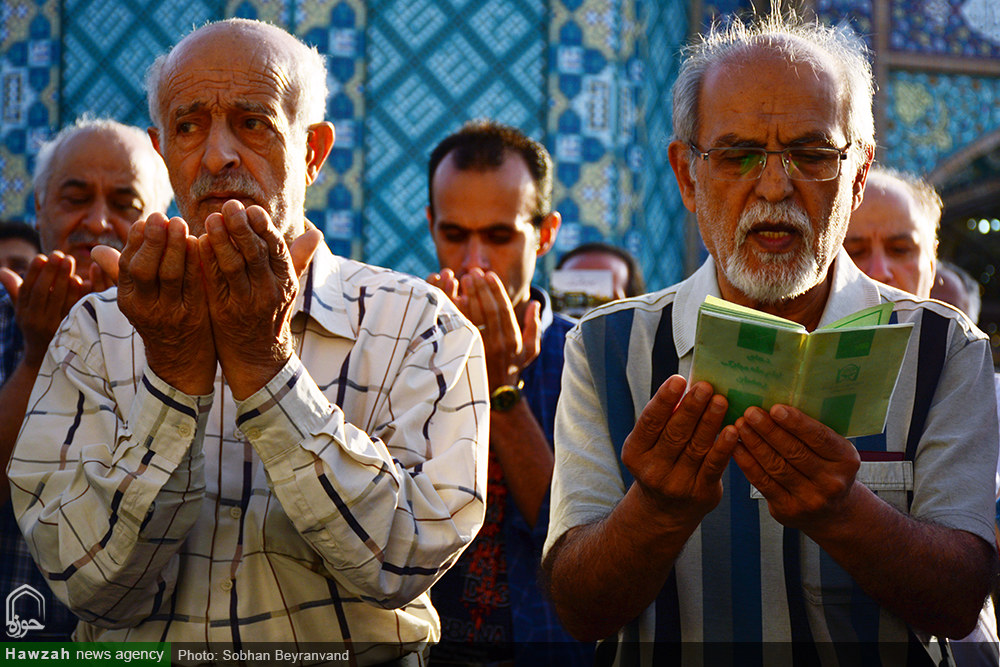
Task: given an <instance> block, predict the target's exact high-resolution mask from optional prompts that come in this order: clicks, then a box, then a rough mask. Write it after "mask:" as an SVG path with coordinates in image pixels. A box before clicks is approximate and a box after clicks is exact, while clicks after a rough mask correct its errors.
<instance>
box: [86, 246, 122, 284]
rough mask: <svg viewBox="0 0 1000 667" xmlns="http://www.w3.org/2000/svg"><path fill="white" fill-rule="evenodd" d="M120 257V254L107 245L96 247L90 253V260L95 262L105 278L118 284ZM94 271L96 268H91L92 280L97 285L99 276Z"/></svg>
mask: <svg viewBox="0 0 1000 667" xmlns="http://www.w3.org/2000/svg"><path fill="white" fill-rule="evenodd" d="M120 257H121V253H120V252H118V251H117V250H115V249H114V248H112V247H110V246H106V245H99V246H96V247H95V248H94V249H93V250H91V251H90V258H91V259H93V260H94V265H95V266H96V267H98V268H99V269H100V270H101V271H103V272H104V276H105V277H106V278H107V280H108V281H110V283H117V282H118V259H119V258H120ZM94 271H95V269H94V267H91V269H90V279H91V282H93V283H94V284H95V285H96V284H97V283H98V280H95V278H96V277H97V275H96V274H95V273H94Z"/></svg>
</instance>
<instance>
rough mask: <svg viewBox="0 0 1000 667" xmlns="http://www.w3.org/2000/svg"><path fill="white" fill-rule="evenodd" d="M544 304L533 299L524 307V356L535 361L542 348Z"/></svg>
mask: <svg viewBox="0 0 1000 667" xmlns="http://www.w3.org/2000/svg"><path fill="white" fill-rule="evenodd" d="M541 332H542V304H541V303H539V302H538V301H535V300H534V299H532V300H531V301H529V302H528V307H527V308H525V309H524V323H523V324H522V325H521V341H522V343H523V345H524V358H525V360H526V361H527V362H531V361H534V359H535V357H537V356H538V354H539V352H541V350H542V333H541Z"/></svg>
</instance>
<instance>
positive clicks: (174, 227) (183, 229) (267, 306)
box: [0, 200, 323, 399]
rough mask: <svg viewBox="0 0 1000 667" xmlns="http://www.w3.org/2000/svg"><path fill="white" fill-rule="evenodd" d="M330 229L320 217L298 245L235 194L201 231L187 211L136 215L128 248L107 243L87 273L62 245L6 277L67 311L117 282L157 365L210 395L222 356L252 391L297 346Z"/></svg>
mask: <svg viewBox="0 0 1000 667" xmlns="http://www.w3.org/2000/svg"><path fill="white" fill-rule="evenodd" d="M322 238H323V236H322V233H321V232H320V231H319V230H318V229H316V228H315V227H312V226H311V225H310V226H309V228H308V229H307V230H306V231H305V233H303V234H301V235H299V236H298V237H297V238H295V239H294V241H293V242H292V243H291V245H289V244H288V243H286V241H285V239H284V238H283V237H282V235H281V232H280V231H279V230H278V229H277V228H276V227H275V225H274V223H273V222H272V221H271V219H270V216H269V215H268V214H267V212H266V211H264V209H262V208H261V207H259V206H250V207H246V208H245V207H244V206H243V204H242V203H240V202H239V201H236V200H231V201H228V202H226V203H225V204H224V205H223V207H222V210H221V212H216V213H211V214H210V215H209V216H208V217H207V218H206V219H205V229H204V233H202V234H201V235H200V236H197V237H195V236H193V235H191V233H190V230H189V227H188V225H187V223H186V222H185V221H184V220H183V219H182V218H179V217H175V218H170V219H167V217H166V216H165V215H163V214H162V213H153V214H151V215H149V216H148V217H147V218H146V219H145V220H139V221H137V222H135V223H134V224H133V225H132V227H131V228H130V230H129V233H128V238H127V240H126V243H125V247H124V249H123V250H122V252H121V253H119V252H118V251H117V250H115V249H113V248H110V247H107V246H97V247H95V248H94V249H93V250H92V251H91V256H92V258H93V260H94V265H93V266H92V267H91V269H90V274H89V276H88V277H87V279H86V280H85V279H83V278H82V277H80V276H77V275H75V273H74V261H73V258H72V257H69V256H66V255H64V254H63V253H60V252H56V253H53V254H52V256H51V257H50V258H45V257H44V256H39V257H38V258H36V259H35V261H34V262H33V263H32V265H31V267H30V268H29V270H28V273H27V275H26V276H25V279H24V282H23V284H22V283H21V281H20V278H18V277H17V276H16V274H12V272H7V273H8V274H10V275H2V276H0V281H2V282H3V284H4V286H5V287H6V288H7V290H8V292H9V293H10V294H11V297H12V299H14V300H15V303H16V304H17V305H16V310H17V311H21V310H35V311H40V312H44V313H49V314H55V313H58V314H59V315H60V319H61V316H65V314H66V312H68V310H69V307H71V306H72V303H73V302H75V301H76V300H77V299H79V298H80V297H81V296H82V295H83V294H86V293H87V292H88V291H92V290H97V289H103V288H106V287H108V286H110V285H111V284H117V285H118V307H119V309H120V310H121V312H122V313H123V314H124V315H125V317H126V318H128V320H129V322H130V323H131V324H132V326H133V327H135V329H136V331H137V332H138V333H139V335H140V336H141V337H142V340H143V343H144V347H145V353H146V361H147V364H148V366H149V368H150V369H151V370H152V371H153V372H155V373H156V375H158V376H159V377H160V378H161V379H162V380H164V381H165V382H167V383H168V384H170V385H171V386H173V387H175V388H176V389H178V390H180V391H182V392H184V393H187V394H191V395H204V394H208V393H211V391H212V389H213V386H214V382H215V375H216V367H217V364H218V365H219V366H221V368H222V373H223V375H224V376H225V378H226V380H227V382H228V384H229V386H230V388H231V390H232V393H233V396H234V397H235V398H237V399H244V398H247V397H249V396H250V395H252V394H253V393H255V392H256V391H257V390H259V389H260V388H261V387H263V386H264V384H266V383H267V381H268V380H270V379H271V378H272V377H274V375H275V374H276V373H277V372H278V371H279V370H280V369H281V367H282V366H283V365H284V364H285V363H287V361H288V358H289V357H290V355H291V354H292V352H293V351H294V347H293V341H292V336H291V332H290V320H291V314H292V313H291V309H292V305H293V304H294V302H295V297H296V295H297V294H298V285H299V283H298V276H299V275H300V274H301V273H302V271H303V270H304V269H305V268H306V266H308V264H309V262H310V261H311V260H312V257H313V255H314V253H315V251H316V249H317V248H318V247H319V244H320V242H321V241H322ZM11 275H13V276H14V277H15V278H16V280H14V279H12V278H11ZM46 286H47V287H48V289H44V288H45V287H46ZM39 288H43V289H39ZM26 289H27V290H28V293H25V290H26ZM22 299H24V300H25V301H24V302H22ZM49 319H52V318H51V317H50V318H49ZM19 323H20V322H19ZM53 333H54V329H53ZM49 338H51V334H50V335H49Z"/></svg>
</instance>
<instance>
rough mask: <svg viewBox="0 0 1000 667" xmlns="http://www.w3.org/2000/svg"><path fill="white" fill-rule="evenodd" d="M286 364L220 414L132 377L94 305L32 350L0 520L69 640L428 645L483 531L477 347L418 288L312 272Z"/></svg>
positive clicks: (126, 335)
mask: <svg viewBox="0 0 1000 667" xmlns="http://www.w3.org/2000/svg"><path fill="white" fill-rule="evenodd" d="M303 282H304V288H303V289H302V290H301V291H300V295H299V297H298V300H297V303H296V306H295V309H296V315H295V317H294V319H293V322H292V330H293V334H294V335H295V338H296V341H297V353H296V354H294V355H292V357H291V359H290V360H289V361H288V363H287V364H286V365H285V367H284V368H283V369H282V370H281V371H280V372H279V373H278V375H277V376H275V377H274V378H273V379H272V380H271V381H270V382H269V383H268V384H267V385H266V386H265V387H263V388H262V389H261V390H260V391H258V392H257V393H256V394H254V395H253V396H251V397H250V398H248V399H247V400H244V401H235V400H234V399H233V397H232V395H231V393H230V391H229V388H228V387H227V386H226V384H225V382H224V381H223V378H222V376H221V373H220V374H219V376H218V377H217V378H216V384H215V390H214V393H213V394H211V395H207V396H189V395H185V394H182V393H181V392H179V391H177V390H176V389H174V388H173V387H171V386H169V385H168V384H166V383H165V382H163V381H162V380H161V379H160V378H158V377H157V376H156V375H155V374H153V373H152V372H151V371H150V370H149V369H148V368H146V364H145V357H144V353H143V345H142V341H141V339H140V337H139V336H138V335H137V333H136V331H135V330H134V329H133V328H132V327H131V325H130V324H129V323H128V321H127V320H126V319H125V318H124V316H123V315H122V314H121V312H120V311H119V310H118V307H117V303H116V292H115V291H114V290H110V291H107V292H104V293H102V294H98V295H90V296H88V297H86V298H85V299H84V300H82V301H81V302H80V303H79V304H77V306H76V307H75V308H74V310H73V311H72V312H71V313H70V315H69V317H68V318H67V319H66V320H65V321H64V322H63V324H62V327H61V329H60V331H59V333H58V334H57V335H56V338H55V339H54V340H53V343H52V345H51V346H50V347H49V350H48V353H47V356H46V360H45V362H44V365H43V367H42V370H41V373H40V374H39V378H38V381H37V383H36V385H35V388H34V391H33V392H32V397H31V400H30V404H29V410H28V413H27V416H26V422H25V426H24V428H23V430H22V434H21V437H20V439H19V440H18V443H17V447H16V449H15V452H14V456H13V458H12V462H11V466H10V478H11V480H12V487H13V489H12V494H13V496H12V498H13V502H14V510H15V514H17V516H18V521H19V523H20V526H21V528H22V530H23V531H24V533H25V536H26V538H27V541H28V545H29V548H30V549H31V551H32V555H33V556H34V557H35V559H36V561H37V562H38V563H39V566H40V567H41V569H42V571H43V573H44V574H45V576H46V578H47V579H48V580H49V582H50V584H51V586H52V588H53V590H54V591H55V592H56V594H57V595H58V596H59V597H60V598H61V599H62V600H64V601H65V602H66V603H67V604H68V605H69V606H70V608H72V609H73V610H74V611H75V612H76V613H77V614H78V615H79V616H80V617H81V618H82V619H83V622H82V623H81V624H80V626H79V628H78V629H77V632H76V638H77V639H78V640H84V641H93V640H102V641H174V642H197V643H201V644H203V645H208V646H211V645H216V644H218V645H222V644H230V643H231V644H233V645H234V646H241V645H243V644H244V643H245V642H258V641H275V640H282V641H292V642H316V641H329V642H345V643H346V644H347V646H348V647H354V651H352V654H353V655H352V657H353V658H355V659H357V663H358V664H371V663H377V662H380V661H384V660H388V659H392V658H394V657H397V656H400V655H403V654H406V653H408V652H412V651H415V650H420V649H422V648H423V647H424V646H426V644H427V643H428V642H434V641H437V639H438V637H439V634H440V628H439V621H438V617H437V614H436V613H435V612H434V610H433V608H432V607H431V604H430V600H429V597H428V595H427V593H426V591H427V589H428V588H429V587H430V585H431V584H432V583H433V582H434V581H435V580H436V579H437V578H438V577H439V576H440V575H441V574H442V573H443V572H444V570H445V569H446V568H447V567H448V566H449V565H450V564H451V563H452V562H453V561H454V560H455V559H456V558H457V556H458V554H459V552H460V551H461V550H462V548H463V547H464V546H465V545H467V544H468V543H469V541H470V540H471V539H472V538H473V536H474V535H475V534H476V531H477V530H478V529H479V527H480V526H481V524H482V521H483V515H484V497H485V488H486V468H487V465H486V464H487V446H488V437H489V432H488V421H487V420H488V409H489V408H488V398H487V383H486V368H485V362H484V360H483V350H482V342H481V339H480V337H479V335H478V332H477V331H476V329H475V328H474V327H472V326H471V325H470V324H469V323H468V322H467V321H466V320H465V319H464V318H463V317H462V316H461V314H460V313H459V312H458V311H457V309H455V308H454V306H453V305H452V304H451V303H450V301H449V300H448V299H447V298H445V297H444V296H443V295H442V294H441V293H440V292H438V291H437V290H435V289H433V288H430V287H429V286H428V285H426V283H424V282H423V281H420V280H418V279H416V278H413V277H410V276H404V275H402V274H398V273H395V272H392V271H389V270H386V269H380V268H377V267H372V266H368V265H365V264H361V263H358V262H353V261H350V260H345V259H341V258H338V257H335V256H333V255H332V254H331V253H330V252H329V251H328V250H327V249H326V248H325V246H321V247H320V250H319V251H317V254H316V256H315V257H314V259H313V261H312V264H311V266H310V269H309V273H308V277H307V278H305V279H304V281H303Z"/></svg>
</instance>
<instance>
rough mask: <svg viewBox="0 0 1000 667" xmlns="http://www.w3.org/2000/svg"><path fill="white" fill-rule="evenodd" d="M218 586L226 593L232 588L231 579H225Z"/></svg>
mask: <svg viewBox="0 0 1000 667" xmlns="http://www.w3.org/2000/svg"><path fill="white" fill-rule="evenodd" d="M219 588H221V589H222V592H223V593H228V592H229V591H231V590H233V580H232V579H226V580H225V581H223V582H222V583H221V584H219Z"/></svg>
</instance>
